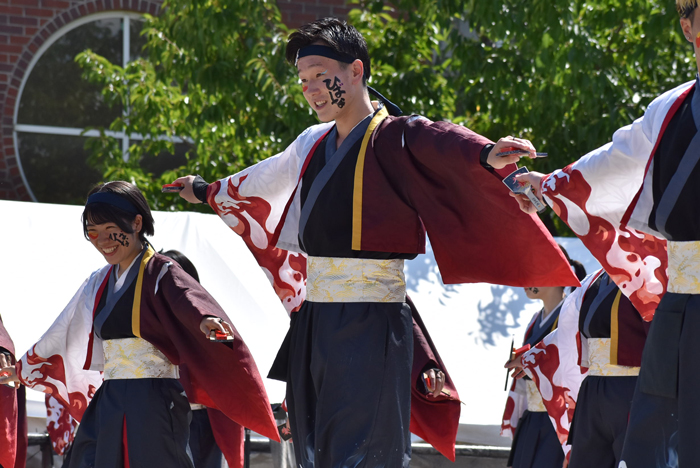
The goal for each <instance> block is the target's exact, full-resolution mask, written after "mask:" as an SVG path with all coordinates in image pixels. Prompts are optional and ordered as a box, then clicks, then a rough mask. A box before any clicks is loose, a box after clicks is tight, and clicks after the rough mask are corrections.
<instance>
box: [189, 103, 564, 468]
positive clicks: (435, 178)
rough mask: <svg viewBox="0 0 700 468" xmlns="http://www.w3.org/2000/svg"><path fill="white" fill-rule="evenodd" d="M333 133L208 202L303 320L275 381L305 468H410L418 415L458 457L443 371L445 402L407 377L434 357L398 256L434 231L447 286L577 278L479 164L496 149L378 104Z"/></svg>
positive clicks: (241, 177) (211, 193)
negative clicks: (341, 134) (282, 382)
mask: <svg viewBox="0 0 700 468" xmlns="http://www.w3.org/2000/svg"><path fill="white" fill-rule="evenodd" d="M334 132H335V129H334V125H333V124H331V123H327V124H320V125H315V126H313V127H310V128H309V129H307V130H306V131H304V132H303V133H302V134H301V135H300V136H299V137H298V138H297V139H296V140H295V142H294V143H292V144H291V145H290V146H289V147H288V148H287V149H286V150H285V151H284V152H282V153H280V154H278V155H276V156H274V157H271V158H269V159H266V160H264V161H262V162H260V163H258V164H256V165H255V166H252V167H250V168H248V169H246V170H244V171H242V172H241V173H239V174H236V175H233V176H231V177H228V178H226V179H223V180H221V181H218V182H215V183H213V184H210V185H209V186H208V188H207V190H206V200H207V201H208V203H209V204H210V205H211V206H212V207H213V208H214V210H215V211H216V213H217V214H219V216H221V217H222V219H223V220H224V222H226V223H227V225H228V226H230V227H231V229H233V230H234V231H235V232H236V233H238V234H239V235H241V236H242V237H243V239H244V241H245V242H246V244H247V245H248V247H249V248H250V250H251V252H252V253H253V255H254V256H255V258H256V259H257V261H258V263H259V264H260V265H261V267H262V268H263V269H264V270H265V272H266V274H267V275H268V277H269V278H270V280H271V282H272V283H273V286H274V288H275V291H276V292H277V294H278V296H279V297H280V299H281V300H282V302H283V304H284V305H285V306H286V308H287V310H288V312H290V313H291V312H294V313H293V314H292V321H291V327H290V332H289V334H288V336H287V338H286V339H285V343H284V345H283V349H282V350H281V351H280V353H279V355H278V359H277V360H276V362H275V366H273V371H272V372H271V376H273V377H277V378H282V379H287V380H288V398H287V403H288V405H289V408H290V413H291V423H292V433H293V437H294V446H295V451H296V455H297V463H300V464H302V466H305V467H311V466H317V467H318V466H323V467H335V466H341V465H342V466H345V465H349V466H380V465H384V466H387V467H394V466H405V465H406V464H407V463H408V460H409V453H410V443H409V437H408V428H409V419H410V427H411V430H414V432H417V433H419V434H421V437H424V438H425V440H427V441H428V442H430V443H432V444H433V445H434V446H435V447H436V448H437V449H438V450H440V451H441V452H442V453H443V454H445V455H446V456H447V457H448V458H450V459H452V460H454V441H455V436H456V430H457V426H458V420H459V402H458V395H457V393H456V390H455V389H454V388H453V386H452V384H451V381H450V379H449V375H448V376H447V378H446V389H447V391H448V392H449V396H447V395H441V396H438V397H437V398H434V399H432V398H431V399H428V398H427V397H425V396H423V397H421V396H420V395H419V393H420V392H418V391H415V392H413V399H411V392H412V388H413V387H415V386H416V385H417V382H416V379H415V378H414V376H418V377H420V371H421V370H422V369H423V364H426V363H428V362H429V361H430V359H426V358H427V357H428V356H433V357H435V356H437V352H436V351H435V350H434V347H433V346H432V343H431V341H430V339H429V337H428V336H427V334H426V332H425V330H424V328H423V327H421V326H420V325H413V326H412V320H411V315H412V314H411V311H410V307H409V306H407V305H406V302H405V282H404V278H403V260H404V259H407V258H413V257H415V255H417V254H419V253H423V252H424V251H425V232H426V230H427V232H428V235H429V236H430V240H431V245H432V247H433V251H434V252H435V257H436V260H437V262H438V265H439V266H440V271H441V274H442V277H443V281H444V282H445V283H457V282H476V281H490V282H498V283H506V284H517V285H531V284H544V285H555V284H557V285H560V284H576V283H577V280H576V279H575V277H574V276H573V274H572V273H571V270H570V268H569V266H568V263H567V262H566V260H565V259H564V257H563V256H562V255H561V253H560V251H559V249H558V248H557V247H556V245H555V243H554V241H553V240H552V239H551V237H550V236H549V235H548V234H547V232H546V229H544V227H543V226H542V225H541V224H540V223H539V220H537V218H536V217H532V216H527V215H525V216H523V215H521V214H518V213H517V212H516V211H517V210H516V209H514V208H513V206H512V200H511V199H510V197H509V196H508V193H507V189H506V188H505V186H503V184H502V183H501V181H500V180H501V177H502V175H503V174H507V173H509V172H510V171H512V170H513V168H514V167H509V168H507V169H505V170H504V171H501V172H500V173H491V172H489V171H487V170H485V169H484V168H483V167H482V166H481V165H480V164H479V158H480V152H481V151H482V150H483V149H484V147H485V145H487V144H489V143H490V142H489V140H487V139H485V138H483V137H481V136H479V135H477V134H475V133H473V132H471V131H469V130H468V129H466V128H464V127H460V126H456V125H452V124H448V123H445V122H431V121H429V120H427V119H425V118H422V117H419V116H410V117H393V116H388V113H387V111H386V110H385V109H384V108H380V109H378V110H377V111H376V112H374V113H373V114H370V115H369V116H368V117H367V118H366V119H365V120H363V121H362V122H361V123H359V124H358V125H357V126H356V127H355V129H353V130H352V132H351V133H350V134H349V135H348V137H346V139H345V140H344V141H343V143H342V144H341V145H340V147H339V148H338V149H337V150H336V144H335V133H334ZM499 174H500V175H499ZM195 191H196V190H195ZM201 198H203V197H201ZM506 224H507V225H508V226H509V230H510V232H518V236H515V238H514V237H513V236H510V235H508V234H507V233H506V230H504V229H503V225H506ZM499 240H502V241H503V242H502V244H503V245H502V250H501V247H499V251H498V253H497V254H494V252H493V250H494V249H493V248H492V246H493V245H500V244H499ZM307 255H308V262H307ZM523 257H526V258H525V259H523ZM542 258H545V259H546V260H547V261H545V262H542V261H541V260H542ZM535 259H537V261H535ZM521 260H522V261H521ZM542 265H547V266H546V268H545V267H543V266H542ZM414 315H415V314H414ZM411 330H413V331H414V334H417V335H419V336H420V337H419V338H417V340H416V342H415V349H414V350H412V346H413V344H412V343H413V340H412V337H411ZM418 348H420V350H418ZM419 355H422V358H421V357H419ZM412 356H415V357H413V367H412V366H411V360H412ZM443 371H444V368H443ZM373 385H378V386H379V387H380V389H373V388H371V387H372V386H373ZM409 409H410V410H411V412H412V415H411V416H409ZM437 420H439V421H441V423H440V424H436V423H434V422H432V423H431V421H437ZM445 421H447V424H445ZM438 425H439V426H440V427H436V426H438Z"/></svg>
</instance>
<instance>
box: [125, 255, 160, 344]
mask: <svg viewBox="0 0 700 468" xmlns="http://www.w3.org/2000/svg"><path fill="white" fill-rule="evenodd" d="M155 254H156V251H155V250H153V248H152V247H151V246H150V245H149V246H148V248H147V250H146V253H145V254H143V258H142V259H141V264H140V265H139V275H138V277H137V278H136V290H135V291H134V305H133V306H132V308H131V332H132V333H133V334H134V336H138V337H139V338H141V290H142V289H143V272H144V270H145V269H146V264H147V263H148V261H149V260H150V259H151V258H152V257H153V256H154V255H155Z"/></svg>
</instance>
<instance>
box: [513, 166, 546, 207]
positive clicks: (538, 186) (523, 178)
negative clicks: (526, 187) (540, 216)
mask: <svg viewBox="0 0 700 468" xmlns="http://www.w3.org/2000/svg"><path fill="white" fill-rule="evenodd" d="M543 178H544V174H541V173H539V172H528V173H527V174H520V175H517V176H515V180H517V181H518V182H520V183H521V184H528V183H529V184H530V185H531V186H532V191H533V192H534V194H535V196H536V197H537V198H539V199H540V201H541V202H542V203H544V200H543V199H542V179H543ZM510 196H511V197H513V198H515V200H516V201H517V202H518V205H519V206H520V209H521V210H523V211H524V212H525V213H528V214H529V213H537V208H535V205H533V204H532V202H531V201H530V199H529V198H527V195H525V194H524V193H513V192H510Z"/></svg>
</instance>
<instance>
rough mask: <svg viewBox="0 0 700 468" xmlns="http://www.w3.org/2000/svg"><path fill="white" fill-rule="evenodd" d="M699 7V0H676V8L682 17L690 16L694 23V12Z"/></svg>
mask: <svg viewBox="0 0 700 468" xmlns="http://www.w3.org/2000/svg"><path fill="white" fill-rule="evenodd" d="M697 7H698V2H697V0H680V1H679V0H676V10H677V11H678V14H679V15H680V17H681V18H689V19H690V22H691V24H692V22H693V12H694V11H695V9H696V8H697Z"/></svg>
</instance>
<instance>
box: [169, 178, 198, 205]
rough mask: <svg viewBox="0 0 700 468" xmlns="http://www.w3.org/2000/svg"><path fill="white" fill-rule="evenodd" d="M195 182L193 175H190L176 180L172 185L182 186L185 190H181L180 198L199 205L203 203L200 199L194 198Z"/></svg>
mask: <svg viewBox="0 0 700 468" xmlns="http://www.w3.org/2000/svg"><path fill="white" fill-rule="evenodd" d="M193 180H194V176H193V175H188V176H184V177H180V178H178V179H175V180H174V181H173V182H172V183H173V184H178V185H182V186H183V187H184V188H183V189H182V190H180V196H181V197H182V198H184V199H185V200H187V201H188V202H190V203H195V204H199V203H202V202H201V201H200V200H199V198H197V197H195V196H194V191H193V190H192V181H193Z"/></svg>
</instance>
